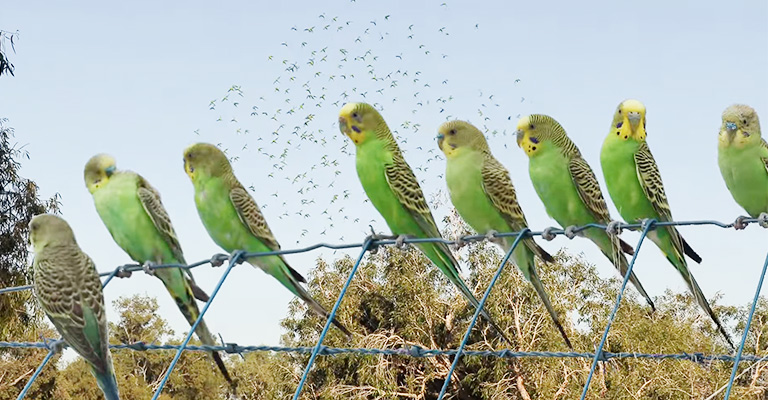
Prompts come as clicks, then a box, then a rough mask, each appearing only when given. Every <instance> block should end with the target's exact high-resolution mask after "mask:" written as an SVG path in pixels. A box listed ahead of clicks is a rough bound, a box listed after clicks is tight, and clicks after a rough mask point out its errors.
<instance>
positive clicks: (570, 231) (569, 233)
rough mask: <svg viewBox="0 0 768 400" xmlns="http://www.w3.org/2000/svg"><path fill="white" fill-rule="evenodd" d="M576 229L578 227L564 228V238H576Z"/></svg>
mask: <svg viewBox="0 0 768 400" xmlns="http://www.w3.org/2000/svg"><path fill="white" fill-rule="evenodd" d="M578 228H579V227H578V226H576V225H571V226H569V227H566V228H565V237H567V238H568V239H573V238H575V237H576V235H577V234H578V233H579V232H578V231H577V230H576V229H578Z"/></svg>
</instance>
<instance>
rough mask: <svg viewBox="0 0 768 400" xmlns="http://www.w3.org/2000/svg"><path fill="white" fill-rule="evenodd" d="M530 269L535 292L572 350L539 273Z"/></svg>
mask: <svg viewBox="0 0 768 400" xmlns="http://www.w3.org/2000/svg"><path fill="white" fill-rule="evenodd" d="M530 271H531V277H530V282H531V284H532V285H533V288H534V289H536V293H538V295H539V297H540V298H541V301H542V303H544V307H546V309H547V311H548V312H549V316H550V317H552V322H554V323H555V326H556V327H557V330H559V331H560V335H561V336H562V337H563V340H565V344H566V345H568V348H570V349H571V350H573V346H572V345H571V341H570V340H569V339H568V335H566V334H565V329H563V325H561V324H560V320H559V319H558V318H557V312H556V311H555V309H554V307H552V303H551V302H550V301H549V296H548V295H547V291H546V290H544V284H543V283H541V279H539V274H538V273H537V272H536V268H530Z"/></svg>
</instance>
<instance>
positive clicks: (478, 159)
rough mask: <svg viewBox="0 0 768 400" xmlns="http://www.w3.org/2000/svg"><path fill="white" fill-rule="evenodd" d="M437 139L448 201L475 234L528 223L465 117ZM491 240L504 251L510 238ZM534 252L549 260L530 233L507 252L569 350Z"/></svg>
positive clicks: (504, 172)
mask: <svg viewBox="0 0 768 400" xmlns="http://www.w3.org/2000/svg"><path fill="white" fill-rule="evenodd" d="M437 138H438V139H437V144H438V146H439V147H440V150H442V151H443V153H445V158H446V166H445V180H446V183H447V184H448V191H449V192H450V195H451V202H452V203H453V205H454V207H456V210H457V211H458V212H459V215H461V217H462V218H463V219H464V220H465V221H467V223H468V224H469V225H470V226H471V227H472V229H474V230H476V231H477V232H478V233H480V234H486V233H489V232H490V233H493V232H516V231H520V230H523V229H525V228H526V227H527V226H528V222H527V221H526V220H525V215H524V214H523V209H522V208H521V207H520V205H519V204H518V202H517V195H516V193H515V187H514V186H513V185H512V178H510V176H509V172H508V171H507V169H506V168H504V166H503V165H501V163H500V162H499V161H498V160H496V158H495V157H494V156H493V154H492V153H491V149H490V148H489V147H488V142H487V141H486V140H485V136H484V135H483V133H482V132H480V130H479V129H477V128H476V127H475V126H473V125H472V124H470V123H468V122H465V121H450V122H446V123H444V124H443V125H441V126H440V128H438V135H437ZM494 242H495V243H497V244H498V245H500V246H501V247H502V248H503V249H504V251H509V249H510V248H511V247H512V244H513V243H514V242H515V238H514V237H504V238H497V239H494ZM534 256H538V257H539V258H540V259H542V260H544V261H546V262H554V261H555V260H554V258H552V256H551V255H550V254H549V253H547V252H546V251H545V250H544V249H542V248H541V247H540V246H539V245H538V244H536V241H534V240H533V238H531V237H528V238H524V239H522V240H521V241H520V242H519V243H518V245H517V248H516V249H515V250H514V252H513V253H512V256H511V257H512V259H513V260H514V262H515V264H517V266H518V267H519V268H520V270H521V271H522V272H523V275H524V276H525V278H526V279H528V281H529V282H531V284H532V285H533V288H534V289H536V293H537V294H538V295H539V297H540V298H541V301H542V302H543V303H544V306H545V307H546V309H547V311H548V312H549V315H550V316H551V317H552V321H553V322H554V323H555V326H556V327H557V329H558V330H559V331H560V335H562V336H563V340H565V344H567V345H568V347H570V348H571V349H573V346H572V345H571V341H570V340H569V339H568V335H566V333H565V329H563V326H562V324H560V320H559V319H558V316H557V312H556V311H555V309H554V307H552V303H551V302H550V300H549V296H548V295H547V291H546V290H545V289H544V284H543V283H542V282H541V279H540V278H539V274H538V273H537V271H536V263H535V260H534Z"/></svg>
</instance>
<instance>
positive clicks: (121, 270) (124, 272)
mask: <svg viewBox="0 0 768 400" xmlns="http://www.w3.org/2000/svg"><path fill="white" fill-rule="evenodd" d="M131 275H133V272H131V271H129V270H128V266H127V265H121V266H119V267H117V273H116V274H115V276H116V277H118V278H130V277H131Z"/></svg>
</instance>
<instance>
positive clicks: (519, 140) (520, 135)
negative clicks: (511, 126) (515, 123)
mask: <svg viewBox="0 0 768 400" xmlns="http://www.w3.org/2000/svg"><path fill="white" fill-rule="evenodd" d="M515 134H516V135H517V147H522V146H521V145H520V143H522V141H523V138H525V132H523V130H522V129H518V130H517V131H516V132H515Z"/></svg>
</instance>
